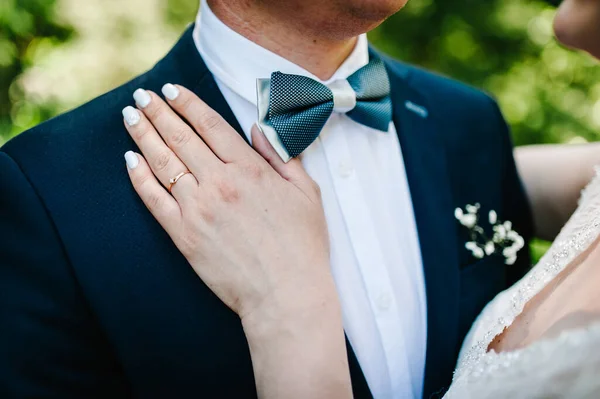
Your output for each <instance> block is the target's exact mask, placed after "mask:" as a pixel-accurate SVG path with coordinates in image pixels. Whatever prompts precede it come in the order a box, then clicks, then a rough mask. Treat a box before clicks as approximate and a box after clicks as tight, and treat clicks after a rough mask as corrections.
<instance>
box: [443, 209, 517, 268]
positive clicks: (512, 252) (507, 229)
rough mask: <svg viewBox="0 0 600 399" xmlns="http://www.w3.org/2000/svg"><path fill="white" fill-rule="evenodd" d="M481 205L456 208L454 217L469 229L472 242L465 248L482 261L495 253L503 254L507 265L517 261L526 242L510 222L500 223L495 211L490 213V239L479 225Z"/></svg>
mask: <svg viewBox="0 0 600 399" xmlns="http://www.w3.org/2000/svg"><path fill="white" fill-rule="evenodd" d="M480 209H481V205H479V203H475V204H474V205H466V206H465V209H464V210H463V209H462V208H456V209H455V210H454V217H455V218H456V219H457V220H458V221H459V222H460V224H462V225H463V226H465V227H466V228H467V229H469V234H470V237H471V241H469V242H467V243H465V248H466V249H467V250H469V251H470V252H471V254H472V255H473V257H474V258H476V259H482V258H483V257H485V256H491V255H493V254H495V253H501V254H502V256H503V257H504V258H505V259H504V261H505V263H506V264H507V265H512V264H514V263H515V262H516V261H517V252H519V251H520V250H521V249H522V248H523V247H524V246H525V240H524V239H523V237H521V236H520V235H519V234H518V233H517V232H516V231H513V229H512V223H511V222H510V221H505V222H500V221H498V214H497V213H496V211H494V210H490V211H489V213H488V221H489V222H490V225H491V227H492V231H493V235H492V238H491V239H490V238H489V237H488V236H487V234H486V232H485V230H484V229H483V228H482V227H481V226H479V225H478V222H479V220H480V219H479V210H480Z"/></svg>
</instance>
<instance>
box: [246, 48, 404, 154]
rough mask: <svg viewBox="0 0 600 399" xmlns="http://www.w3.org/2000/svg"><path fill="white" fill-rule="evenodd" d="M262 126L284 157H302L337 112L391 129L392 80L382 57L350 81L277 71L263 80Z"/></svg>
mask: <svg viewBox="0 0 600 399" xmlns="http://www.w3.org/2000/svg"><path fill="white" fill-rule="evenodd" d="M257 91H258V125H259V126H260V128H261V129H262V131H263V133H264V134H265V136H266V137H267V139H268V140H269V142H270V143H271V145H273V148H274V149H275V150H276V151H277V153H278V154H279V156H280V157H281V159H283V161H285V162H288V161H289V160H290V159H291V158H293V157H295V156H297V155H299V154H300V153H302V151H304V150H305V149H306V148H307V147H308V146H309V145H310V144H311V143H312V142H313V141H315V140H316V138H317V136H318V135H319V133H321V129H323V126H324V125H325V123H326V122H327V119H329V117H330V116H331V114H332V113H333V112H341V113H345V114H346V115H348V117H350V118H352V119H353V120H354V121H356V122H358V123H360V124H363V125H366V126H369V127H371V128H373V129H377V130H381V131H384V132H387V130H388V127H389V124H390V121H391V120H392V102H391V99H390V82H389V78H388V75H387V71H386V70H385V65H384V64H383V61H381V59H379V58H376V57H374V56H373V55H371V61H370V62H369V63H368V64H367V65H365V66H364V67H362V68H361V69H359V70H358V71H356V72H355V73H354V74H352V75H351V76H350V77H348V79H342V80H336V81H334V82H332V83H330V84H328V85H324V84H322V83H319V82H317V81H316V80H314V79H311V78H308V77H306V76H300V75H288V74H284V73H281V72H274V73H273V74H271V78H270V79H258V80H257Z"/></svg>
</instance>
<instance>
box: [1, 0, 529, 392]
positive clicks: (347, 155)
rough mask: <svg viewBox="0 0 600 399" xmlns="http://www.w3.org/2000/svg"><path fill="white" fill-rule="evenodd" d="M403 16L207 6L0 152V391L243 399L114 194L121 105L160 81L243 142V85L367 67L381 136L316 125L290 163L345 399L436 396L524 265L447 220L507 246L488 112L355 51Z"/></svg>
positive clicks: (152, 239) (163, 261)
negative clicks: (117, 82) (333, 328)
mask: <svg viewBox="0 0 600 399" xmlns="http://www.w3.org/2000/svg"><path fill="white" fill-rule="evenodd" d="M405 2H406V0H347V1H337V0H336V1H321V0H286V1H282V0H263V1H256V0H228V1H225V0H212V1H211V0H209V1H208V4H203V5H202V13H200V14H199V17H198V21H197V23H196V25H195V26H194V27H191V28H189V29H188V30H187V31H186V32H185V33H184V35H183V37H182V38H181V40H180V41H179V42H178V43H177V44H176V46H175V47H174V48H173V49H172V51H171V52H170V53H169V54H168V55H167V56H166V57H165V58H164V59H163V60H162V61H160V62H159V63H158V64H157V65H156V66H155V67H154V68H153V69H152V70H150V71H149V72H147V73H146V74H144V75H142V76H139V77H138V78H136V79H134V80H133V81H131V82H129V83H127V84H125V85H124V86H122V87H120V88H117V89H115V90H113V91H111V92H109V93H107V94H105V95H103V96H101V97H99V98H97V99H95V100H93V101H92V102H90V103H88V104H86V105H83V106H82V107H80V108H78V109H76V110H74V111H72V112H69V113H67V114H65V115H62V116H60V117H58V118H55V119H53V120H51V121H49V122H47V123H44V124H42V125H40V126H38V127H36V128H34V129H32V130H31V131H29V132H26V133H23V134H22V135H20V136H18V137H17V138H15V139H13V140H12V141H10V142H9V143H8V144H6V145H5V146H4V147H3V148H2V149H1V150H0V237H1V239H0V397H3V398H22V397H60V398H82V397H85V398H93V397H98V398H120V397H132V396H133V397H141V398H150V397H156V398H166V397H175V398H183V397H192V396H195V397H208V398H212V397H223V398H246V397H254V396H255V395H256V393H255V387H254V379H253V374H252V365H251V361H250V356H249V351H248V347H247V343H246V340H245V337H244V333H243V331H242V328H241V325H240V322H239V319H238V318H237V317H236V315H235V314H233V313H232V312H231V311H230V310H229V309H227V308H226V307H225V306H224V305H223V304H222V303H221V302H220V301H219V300H218V299H217V298H216V297H215V296H214V295H213V294H212V293H211V291H210V290H209V289H208V288H207V287H206V286H204V285H203V283H202V282H201V281H200V280H199V279H198V278H197V276H196V275H195V274H194V272H193V270H192V269H191V268H190V267H189V266H188V265H187V262H186V261H185V259H184V258H183V257H182V256H181V254H180V253H179V252H178V251H177V249H176V248H175V246H174V245H173V244H172V242H171V241H170V239H169V238H168V236H167V235H166V234H165V232H164V231H163V229H162V228H161V227H160V226H159V225H158V224H157V223H156V222H155V220H154V219H153V217H152V216H151V215H150V214H149V213H148V212H147V210H146V209H145V208H144V206H143V204H142V203H141V202H140V200H139V199H138V196H137V195H136V193H135V192H134V191H133V189H132V187H131V185H130V183H129V180H128V177H127V173H126V172H125V168H124V166H123V161H122V155H123V153H125V152H126V151H127V150H129V149H131V148H133V143H132V141H131V140H130V138H129V135H128V134H127V133H126V131H125V129H124V127H123V125H122V118H121V110H122V109H123V108H124V107H125V106H127V105H130V104H131V103H132V98H131V96H132V93H133V92H134V91H135V90H136V89H137V88H146V89H151V90H154V91H155V92H158V91H159V89H160V87H161V86H162V85H163V84H164V83H167V82H172V83H178V84H181V85H183V86H186V87H188V88H189V89H191V90H193V91H194V92H195V93H196V94H198V95H199V96H200V97H201V98H202V99H204V101H205V102H207V103H208V104H209V105H210V106H211V107H212V108H214V109H215V110H216V111H217V112H219V113H220V114H221V115H223V117H224V118H225V119H226V120H227V121H228V122H229V123H230V124H231V125H232V126H233V127H234V128H236V129H237V130H238V131H239V132H240V134H242V135H243V136H244V137H247V136H248V134H249V130H250V127H251V125H252V124H253V123H254V122H255V121H256V101H257V100H256V79H257V78H266V77H269V76H270V74H271V73H272V72H274V71H281V72H284V73H288V74H298V75H305V76H309V77H311V78H313V79H316V80H320V81H322V82H324V83H325V84H330V83H331V82H334V81H340V80H341V81H344V80H345V79H346V78H348V77H349V76H350V75H351V74H352V73H354V72H355V71H357V70H358V69H360V68H361V67H363V66H365V65H366V64H367V63H368V62H369V58H370V57H377V56H378V57H382V58H383V59H384V62H385V65H386V69H387V74H388V75H389V81H390V85H391V96H392V97H391V98H392V111H393V122H392V123H391V124H390V125H389V128H388V129H387V131H380V130H375V129H372V128H369V127H367V126H365V125H362V124H359V123H357V122H355V121H354V120H352V119H350V118H348V117H347V116H346V115H344V114H343V113H334V114H333V115H332V116H331V118H330V119H329V121H328V122H327V123H326V125H325V126H324V128H323V130H322V131H321V134H320V136H319V138H318V139H317V140H316V141H315V142H314V143H313V144H312V145H311V146H310V147H308V148H307V149H306V150H305V151H304V152H303V153H302V155H301V157H302V161H303V164H304V166H305V168H306V170H307V171H308V173H309V174H310V175H311V176H312V177H313V178H314V179H315V180H316V181H317V182H318V183H319V185H320V187H321V190H322V193H323V202H324V206H325V212H326V216H327V221H328V225H329V229H330V234H331V240H332V269H333V274H334V278H335V280H336V284H337V287H338V291H339V295H340V299H341V303H342V308H343V317H344V324H345V330H346V336H347V338H348V343H349V356H350V365H351V369H352V370H351V372H352V380H353V388H354V393H355V396H356V397H357V398H363V397H371V396H373V397H375V398H392V397H394V398H407V397H415V398H416V397H430V396H431V395H433V394H436V393H440V392H443V391H444V389H445V388H446V387H448V385H449V383H450V381H451V378H452V371H453V369H454V366H455V362H456V359H457V356H458V350H459V348H460V345H461V342H462V340H463V338H464V336H465V334H466V332H467V331H468V329H469V328H470V326H471V324H472V322H473V320H474V318H475V317H476V316H477V315H478V313H479V312H480V311H481V309H482V308H483V306H484V305H485V304H486V303H487V302H488V301H489V300H490V299H492V298H493V297H494V296H495V295H496V294H497V293H498V292H499V291H501V290H503V289H504V288H506V287H508V286H509V285H510V284H511V283H512V282H514V281H515V280H516V279H518V278H519V277H520V276H521V275H522V274H523V273H524V271H525V270H526V269H527V267H528V265H529V262H530V259H529V254H528V252H527V249H523V250H522V251H521V253H519V256H518V260H517V262H516V263H515V264H514V265H512V266H506V265H505V263H504V258H502V257H501V256H490V257H484V258H483V259H476V258H474V257H473V255H472V254H471V253H470V252H469V251H467V250H466V249H465V243H466V242H467V241H469V240H470V238H469V234H468V230H467V229H466V228H464V227H462V226H461V225H460V224H459V223H458V221H457V220H455V218H454V209H455V208H456V207H464V206H465V205H466V204H473V203H476V202H478V203H480V204H481V212H485V214H486V215H487V213H488V212H489V211H491V210H494V211H496V213H497V214H498V217H499V219H501V220H510V221H512V223H513V226H514V229H515V230H516V231H518V232H519V233H520V234H521V235H522V236H524V237H526V238H529V237H531V234H532V226H531V215H530V211H529V207H528V203H527V199H526V197H525V195H524V191H523V188H522V186H521V183H520V180H519V177H518V175H517V172H516V168H515V164H514V160H513V157H512V147H511V142H510V139H509V134H508V130H507V127H506V124H505V122H504V120H503V119H502V116H501V114H500V111H499V110H498V107H497V105H496V104H495V102H494V101H493V100H491V99H490V98H489V97H487V96H486V95H484V94H482V93H481V92H478V91H476V90H474V89H471V88H468V87H466V86H464V85H461V84H459V83H456V82H453V81H451V80H448V79H445V78H442V77H439V76H436V75H433V74H430V73H428V72H425V71H422V70H419V69H415V68H413V67H410V66H407V65H404V64H400V63H398V62H395V61H393V60H390V59H388V58H385V57H383V56H382V55H377V53H376V52H373V53H372V54H371V55H369V53H370V51H374V50H370V49H369V48H368V44H367V39H366V37H365V36H364V35H363V33H364V32H367V31H369V30H371V29H372V28H374V27H375V26H377V25H378V24H380V23H381V22H382V21H383V20H384V19H385V18H387V17H388V16H390V15H391V14H393V13H394V12H396V11H397V10H398V9H400V8H401V7H403V6H404V3H405ZM209 6H210V8H209ZM367 84H368V81H367ZM483 219H486V220H487V217H486V218H483ZM486 223H487V222H486ZM482 224H484V223H483V221H482ZM483 227H484V228H485V229H486V230H487V231H488V232H489V231H490V230H489V229H490V226H489V225H484V226H483ZM257 250H259V249H257Z"/></svg>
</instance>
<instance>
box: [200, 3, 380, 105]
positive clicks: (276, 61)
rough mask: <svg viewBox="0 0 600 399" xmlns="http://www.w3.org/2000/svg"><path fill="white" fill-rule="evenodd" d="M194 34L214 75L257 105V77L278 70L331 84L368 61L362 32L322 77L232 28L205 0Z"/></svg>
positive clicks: (265, 75) (201, 53)
mask: <svg viewBox="0 0 600 399" xmlns="http://www.w3.org/2000/svg"><path fill="white" fill-rule="evenodd" d="M193 36H194V42H195V43H196V47H197V48H198V51H199V52H200V55H201V56H202V58H203V60H204V62H205V64H206V66H207V68H208V69H209V70H210V71H211V73H212V74H213V75H214V76H215V78H217V79H218V80H220V81H221V82H222V83H223V84H225V85H226V86H227V87H229V89H231V90H232V91H234V92H236V93H237V94H239V95H240V96H241V97H243V98H244V99H246V100H248V101H250V102H251V103H253V104H255V105H256V79H258V78H269V77H271V73H273V72H275V71H280V72H283V73H287V74H295V75H303V76H308V77H310V78H312V79H314V80H316V81H319V82H321V83H324V84H328V83H330V82H332V81H334V80H338V79H346V78H348V76H350V75H351V74H353V73H354V72H356V71H357V70H359V69H360V68H362V67H363V66H365V65H367V64H368V63H369V46H368V42H367V36H366V34H362V35H360V36H359V37H358V41H357V43H356V46H355V48H354V50H353V51H352V53H351V54H350V55H349V56H348V58H346V60H345V61H344V62H343V63H342V65H341V66H340V67H339V68H338V69H337V71H336V72H335V73H334V74H333V76H332V77H331V78H330V79H328V80H327V81H323V80H320V79H319V78H317V77H316V76H314V75H313V74H311V73H310V72H308V71H307V70H305V69H304V68H302V67H300V66H298V65H296V64H294V63H293V62H291V61H288V60H286V59H285V58H283V57H281V56H279V55H277V54H275V53H273V52H271V51H269V50H267V49H265V48H263V47H261V46H259V45H258V44H256V43H254V42H252V41H250V40H248V39H246V38H245V37H244V36H242V35H240V34H239V33H237V32H235V31H233V30H232V29H231V28H229V27H228V26H226V25H225V24H224V23H223V22H221V21H220V20H219V19H218V18H217V16H216V15H215V14H214V13H213V12H212V11H211V9H210V7H209V6H208V4H207V3H206V1H205V0H202V2H201V6H200V10H199V11H198V16H197V17H196V26H195V27H194V33H193Z"/></svg>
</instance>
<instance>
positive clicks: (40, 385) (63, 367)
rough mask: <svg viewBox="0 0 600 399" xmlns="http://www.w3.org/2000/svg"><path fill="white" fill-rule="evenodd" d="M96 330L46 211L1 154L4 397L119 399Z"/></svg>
mask: <svg viewBox="0 0 600 399" xmlns="http://www.w3.org/2000/svg"><path fill="white" fill-rule="evenodd" d="M95 324H96V323H94V319H93V317H92V314H91V311H90V310H89V307H88V306H87V304H86V303H85V300H84V297H83V295H82V292H81V290H80V288H79V285H78V283H77V281H76V278H75V276H74V273H73V270H72V269H71V265H70V264H69V261H68V259H67V256H66V254H65V251H64V248H63V246H62V243H61V241H60V239H59V237H58V234H57V232H56V229H55V226H54V224H53V223H52V221H51V219H50V217H49V215H48V212H47V210H46V209H45V207H44V205H43V203H42V201H41V200H40V198H39V197H38V195H37V194H36V192H35V190H34V188H33V187H32V185H31V184H30V183H29V181H28V180H27V178H26V177H25V175H24V174H23V172H22V171H21V170H20V168H19V167H18V165H17V164H16V163H15V162H14V161H13V160H12V159H11V158H10V156H8V155H7V154H6V153H5V152H2V151H1V150H0V397H2V398H25V397H44V398H47V397H52V398H54V397H56V398H67V399H68V398H82V397H86V398H89V397H115V392H118V390H117V389H116V388H117V386H118V385H119V384H121V382H120V381H119V379H118V378H115V374H116V373H115V372H114V370H115V368H116V367H115V365H114V361H112V360H111V359H112V357H111V356H108V355H107V354H108V353H110V349H109V348H108V345H107V344H106V340H105V339H104V338H103V337H102V336H101V333H100V329H99V328H98V327H97V325H95Z"/></svg>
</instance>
